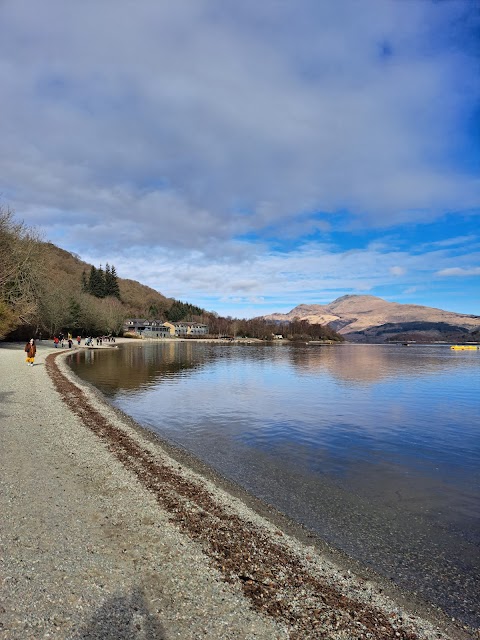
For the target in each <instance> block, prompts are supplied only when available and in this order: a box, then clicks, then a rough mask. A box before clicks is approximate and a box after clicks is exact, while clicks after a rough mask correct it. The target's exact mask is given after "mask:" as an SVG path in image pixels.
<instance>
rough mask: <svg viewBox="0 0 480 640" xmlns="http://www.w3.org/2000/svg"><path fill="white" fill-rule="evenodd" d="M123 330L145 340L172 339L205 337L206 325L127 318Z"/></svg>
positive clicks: (206, 332)
mask: <svg viewBox="0 0 480 640" xmlns="http://www.w3.org/2000/svg"><path fill="white" fill-rule="evenodd" d="M123 330H124V331H125V332H127V331H128V332H130V333H136V334H138V335H141V336H143V337H145V338H174V337H180V336H201V335H207V334H208V325H206V324H201V323H200V322H185V321H182V322H162V321H161V320H147V319H146V318H127V319H126V320H125V322H124V325H123Z"/></svg>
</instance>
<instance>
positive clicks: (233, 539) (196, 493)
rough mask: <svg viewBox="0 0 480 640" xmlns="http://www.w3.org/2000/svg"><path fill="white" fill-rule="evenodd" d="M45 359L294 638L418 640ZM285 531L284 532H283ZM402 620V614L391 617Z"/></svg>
mask: <svg viewBox="0 0 480 640" xmlns="http://www.w3.org/2000/svg"><path fill="white" fill-rule="evenodd" d="M61 355H62V354H61V353H58V354H57V353H52V354H50V355H49V356H48V357H47V358H46V368H47V372H48V374H49V375H50V377H51V378H52V380H53V383H54V385H55V387H56V389H57V391H58V392H59V393H60V395H61V397H62V399H63V401H64V402H65V403H66V404H67V406H68V407H69V409H70V410H72V411H73V412H74V413H75V414H76V415H78V416H79V417H80V418H81V419H82V421H83V423H84V424H85V425H86V426H87V427H88V428H89V429H90V430H92V431H93V432H94V433H95V434H96V435H97V436H98V437H100V438H101V439H102V440H103V441H104V442H105V443H106V445H107V447H108V449H109V450H110V452H111V453H112V454H113V455H114V456H115V457H116V458H117V459H118V460H119V461H120V462H122V464H123V465H124V466H125V467H126V468H127V469H129V470H130V471H132V472H133V473H134V474H135V475H136V477H137V478H138V479H139V480H140V482H141V483H142V484H143V486H145V487H146V488H147V489H148V490H149V491H151V492H152V493H153V494H154V495H155V497H156V500H157V502H158V503H159V504H160V505H161V507H162V508H163V509H165V510H166V511H167V512H169V513H170V514H171V516H170V520H171V521H172V522H174V523H175V524H176V525H177V526H179V527H180V528H181V529H182V530H183V531H184V532H185V533H186V534H188V535H189V536H190V537H191V538H192V539H194V540H197V541H200V542H201V543H202V545H203V548H204V551H205V553H206V554H207V555H208V556H209V557H210V558H211V559H212V560H213V562H214V564H215V566H216V567H217V569H219V570H220V572H221V574H222V576H223V578H224V580H225V581H227V582H232V583H233V582H238V583H239V584H240V585H241V587H242V589H243V592H244V594H245V595H246V597H247V598H249V600H250V601H251V603H252V604H253V606H254V607H255V608H256V609H257V610H259V611H261V612H262V613H264V614H267V615H269V616H271V617H273V618H275V619H280V620H283V622H284V623H286V624H287V625H288V626H289V627H290V629H291V631H292V634H291V638H292V639H293V638H328V637H330V636H329V630H330V631H335V632H339V631H342V630H343V631H347V632H350V633H352V634H353V635H352V638H356V639H358V640H361V639H363V638H365V639H367V638H369V639H376V638H377V639H379V640H380V639H381V640H387V639H388V638H394V639H395V640H398V639H400V640H417V638H418V636H417V635H416V634H415V633H414V632H412V631H409V630H406V629H404V628H402V627H401V626H398V625H395V627H393V626H392V622H391V621H390V620H389V618H388V617H387V616H386V615H385V614H384V613H383V612H381V611H380V610H377V609H375V608H373V607H372V606H370V605H368V604H365V603H362V602H359V601H355V600H353V599H351V598H349V597H348V596H345V595H343V594H342V593H341V592H340V591H339V590H338V589H336V588H335V587H332V586H331V585H329V584H328V583H327V582H325V581H322V580H320V579H319V578H317V577H314V576H312V575H310V574H309V573H308V572H307V570H306V568H305V567H304V566H303V565H302V564H301V562H300V561H299V559H298V558H297V557H295V555H294V554H293V553H292V552H290V551H289V550H288V549H286V547H284V546H282V545H281V544H277V543H275V542H274V541H272V540H271V538H270V537H269V536H268V535H266V534H265V533H263V532H262V531H261V530H260V529H257V528H254V526H253V525H252V524H251V523H247V522H246V521H244V520H242V519H241V518H240V517H239V516H236V515H232V514H230V513H228V512H227V511H226V510H225V509H224V508H223V507H222V506H221V505H219V504H218V502H216V501H215V500H214V499H213V496H212V495H211V494H210V493H209V492H208V491H207V490H206V489H205V488H203V487H202V486H200V484H197V483H194V482H193V481H191V480H187V479H185V478H184V477H182V476H181V475H180V474H178V473H176V472H175V471H174V470H173V469H172V468H171V467H169V466H167V465H164V464H161V463H160V462H159V461H158V460H156V459H155V458H154V457H153V455H152V454H151V453H150V452H149V451H148V450H146V449H143V448H142V447H140V446H139V444H138V443H137V442H136V441H135V440H134V439H133V438H131V437H130V436H128V435H127V434H126V433H124V432H123V431H122V430H121V429H119V428H118V427H116V426H114V425H113V424H112V423H111V422H109V421H108V420H107V419H106V418H105V417H104V416H102V415H101V413H99V412H98V411H97V410H95V409H94V408H93V407H92V405H91V404H90V402H89V400H88V398H87V396H86V395H85V393H84V392H83V391H82V390H81V389H80V388H79V387H77V386H76V385H75V384H74V383H73V382H71V381H70V380H69V379H68V378H67V377H66V376H65V375H64V374H63V373H62V372H61V371H60V370H59V368H58V365H57V364H56V362H55V359H56V358H57V357H59V356H61ZM278 533H279V535H280V536H281V535H282V534H281V532H280V531H279V532H278ZM390 617H391V618H395V614H391V615H390Z"/></svg>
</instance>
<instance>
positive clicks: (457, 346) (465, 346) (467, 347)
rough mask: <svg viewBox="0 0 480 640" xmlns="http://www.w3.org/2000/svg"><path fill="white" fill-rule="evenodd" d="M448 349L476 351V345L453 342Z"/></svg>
mask: <svg viewBox="0 0 480 640" xmlns="http://www.w3.org/2000/svg"><path fill="white" fill-rule="evenodd" d="M450 349H454V350H455V351H476V350H477V349H478V347H477V345H475V344H453V345H452V346H451V347H450Z"/></svg>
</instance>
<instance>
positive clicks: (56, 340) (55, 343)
mask: <svg viewBox="0 0 480 640" xmlns="http://www.w3.org/2000/svg"><path fill="white" fill-rule="evenodd" d="M59 342H60V340H59V339H58V338H57V336H55V337H54V338H53V344H54V345H55V349H56V348H57V347H58V343H59Z"/></svg>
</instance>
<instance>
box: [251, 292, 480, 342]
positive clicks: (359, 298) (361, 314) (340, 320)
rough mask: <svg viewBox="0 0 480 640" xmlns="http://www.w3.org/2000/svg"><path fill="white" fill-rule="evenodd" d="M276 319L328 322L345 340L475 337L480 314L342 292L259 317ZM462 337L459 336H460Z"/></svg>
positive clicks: (478, 329) (282, 320) (473, 338)
mask: <svg viewBox="0 0 480 640" xmlns="http://www.w3.org/2000/svg"><path fill="white" fill-rule="evenodd" d="M263 317H264V319H265V320H273V321H276V322H286V321H292V320H294V319H298V320H307V321H308V322H310V323H311V324H328V325H330V327H332V329H334V330H335V331H338V333H340V334H341V335H343V336H344V337H345V338H346V339H347V340H352V341H356V342H386V341H389V340H402V339H406V340H407V339H412V340H413V339H419V340H426V341H432V340H442V339H445V340H465V339H468V338H469V334H473V335H472V338H471V339H472V340H479V339H480V336H478V332H479V331H480V316H475V315H467V314H461V313H455V312H453V311H443V310H442V309H436V308H434V307H425V306H421V305H416V304H401V303H399V302H388V301H387V300H383V298H378V297H377V296H371V295H346V296H342V297H341V298H337V299H336V300H334V301H333V302H331V303H330V304H327V305H320V304H300V305H298V306H296V307H295V308H294V309H292V310H291V311H289V312H288V313H273V314H270V315H267V316H263ZM462 336H463V337H462Z"/></svg>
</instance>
